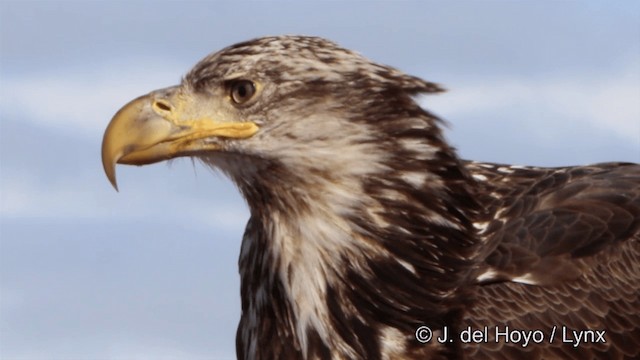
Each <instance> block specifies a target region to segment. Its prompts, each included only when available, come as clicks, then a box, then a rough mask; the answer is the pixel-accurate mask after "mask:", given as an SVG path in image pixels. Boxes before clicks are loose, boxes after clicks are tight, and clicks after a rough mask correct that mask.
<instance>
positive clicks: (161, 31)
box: [0, 0, 640, 360]
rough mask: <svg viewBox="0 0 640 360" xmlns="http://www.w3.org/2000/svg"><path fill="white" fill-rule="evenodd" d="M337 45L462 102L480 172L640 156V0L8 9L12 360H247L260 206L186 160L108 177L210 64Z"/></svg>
mask: <svg viewBox="0 0 640 360" xmlns="http://www.w3.org/2000/svg"><path fill="white" fill-rule="evenodd" d="M274 34H307V35H319V36H324V37H327V38H330V39H332V40H334V41H336V42H338V43H340V44H342V45H343V46H345V47H348V48H351V49H354V50H357V51H359V52H360V53H362V54H364V55H365V56H367V57H369V58H371V59H373V60H375V61H377V62H380V63H384V64H389V65H392V66H395V67H397V68H399V69H401V70H403V71H405V72H407V73H410V74H412V75H417V76H420V77H422V78H424V79H427V80H430V81H434V82H438V83H440V84H443V85H444V86H445V87H446V88H447V89H449V91H448V92H447V93H444V94H442V95H437V96H431V97H426V98H424V99H423V100H422V103H423V104H424V106H425V107H427V108H429V110H431V111H433V112H435V113H436V114H439V115H440V116H442V117H443V118H445V119H446V120H447V121H448V122H449V128H448V130H447V136H448V138H449V139H450V141H451V142H452V143H453V144H454V145H455V146H456V147H457V148H458V149H459V153H460V154H461V156H463V157H464V158H467V159H476V160H485V161H495V162H504V163H517V164H522V165H544V166H560V165H577V164H588V163H596V162H603V161H632V162H640V101H639V100H638V99H640V2H637V1H616V2H608V1H535V2H533V1H532V2H525V1H517V2H515V1H514V2H511V1H485V2H483V1H469V2H431V1H420V2H392V1H386V2H364V1H359V2H337V1H336V2H268V1H264V2H157V1H153V2H147V1H131V2H124V1H123V2H106V1H105V2H79V1H68V2H31V1H22V2H17V1H16V2H12V1H6V0H5V1H3V2H0V40H1V42H0V119H1V123H0V191H1V192H0V358H2V359H3V360H4V359H9V360H13V359H29V360H31V359H83V360H85V359H86V360H92V359H109V360H111V359H114V360H115V359H122V360H128V359H185V360H192V359H194V360H195V359H233V358H235V340H234V339H235V331H236V326H237V322H238V320H239V317H240V297H239V277H238V272H237V257H238V253H239V248H240V240H241V237H242V233H243V231H244V225H245V224H246V221H247V219H248V216H249V214H248V211H247V209H246V206H245V204H244V201H243V200H242V198H241V197H240V196H239V194H238V193H237V191H236V189H235V188H234V186H233V185H232V184H231V183H230V181H229V180H227V179H226V178H224V177H223V176H222V175H219V174H214V173H212V172H210V171H209V170H207V169H205V168H203V167H201V166H200V165H197V164H196V165H195V166H194V165H192V163H191V162H190V161H189V160H188V159H181V160H180V159H179V160H176V161H173V162H172V163H171V164H170V165H169V166H168V165H167V164H166V163H161V164H156V165H152V166H146V167H141V168H137V167H124V166H119V167H118V182H119V186H120V192H119V193H118V192H115V191H114V190H113V189H112V188H111V186H110V184H109V182H108V181H107V179H106V177H105V176H104V174H103V171H102V164H101V162H100V143H101V140H102V133H103V131H104V129H105V127H106V125H107V123H108V122H109V120H110V119H111V117H112V116H113V114H114V113H115V112H116V111H117V110H118V109H119V108H120V107H121V106H122V105H124V104H125V103H126V102H128V101H129V100H131V99H133V98H135V97H137V96H139V95H142V94H144V93H146V92H148V91H151V90H154V89H157V88H162V87H167V86H170V85H174V84H176V83H178V82H179V81H180V78H181V76H182V75H184V74H185V73H186V72H187V71H188V70H189V68H190V67H191V66H193V65H194V64H195V63H196V62H197V61H198V60H200V59H201V58H202V57H204V56H205V55H207V54H208V53H210V52H213V51H216V50H218V49H220V48H222V47H224V46H227V45H231V44H233V43H235V42H238V41H241V40H248V39H251V38H254V37H258V36H264V35H274Z"/></svg>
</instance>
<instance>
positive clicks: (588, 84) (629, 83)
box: [420, 57, 640, 145]
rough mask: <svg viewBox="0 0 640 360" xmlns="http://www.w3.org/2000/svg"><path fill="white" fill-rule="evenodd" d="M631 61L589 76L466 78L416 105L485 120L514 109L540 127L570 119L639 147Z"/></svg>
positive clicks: (638, 91) (635, 70)
mask: <svg viewBox="0 0 640 360" xmlns="http://www.w3.org/2000/svg"><path fill="white" fill-rule="evenodd" d="M632 60H633V61H628V62H627V63H626V64H625V65H624V66H622V67H620V68H618V69H616V70H614V71H611V72H603V73H599V74H595V75H594V76H593V77H587V76H586V75H583V76H581V77H577V76H576V75H573V76H571V77H570V76H566V77H549V78H529V77H522V78H518V77H509V78H505V77H502V78H493V77H492V78H488V79H465V80H461V81H459V82H458V83H457V84H456V83H453V84H450V85H451V86H450V90H451V91H450V92H449V93H446V94H444V95H440V96H429V97H425V98H421V99H420V101H421V103H422V104H424V105H425V107H427V108H429V109H432V110H436V112H438V113H441V114H446V116H445V118H448V119H449V118H450V119H456V118H458V119H468V120H470V121H486V119H488V118H489V119H491V118H492V117H493V116H492V114H496V113H499V112H501V111H513V110H514V109H515V111H517V112H518V113H519V114H521V116H523V117H527V118H529V119H531V120H530V121H535V122H536V127H537V128H540V129H548V130H552V129H553V127H554V124H555V123H557V122H558V121H565V120H568V121H571V122H573V123H575V125H576V126H580V125H581V124H582V125H583V126H584V125H588V126H593V127H596V128H598V129H600V130H601V131H603V132H605V133H612V134H615V135H616V136H617V137H619V138H620V139H624V141H629V142H631V143H633V144H635V145H640V121H638V119H640V104H639V103H638V99H640V62H639V61H638V59H637V58H635V57H634V58H633V59H632ZM536 117H537V118H536ZM538 125H540V126H538Z"/></svg>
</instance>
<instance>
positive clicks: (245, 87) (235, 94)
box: [230, 80, 256, 104]
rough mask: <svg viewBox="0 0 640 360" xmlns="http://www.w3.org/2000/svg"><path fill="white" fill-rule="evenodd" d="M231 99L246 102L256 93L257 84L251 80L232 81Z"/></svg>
mask: <svg viewBox="0 0 640 360" xmlns="http://www.w3.org/2000/svg"><path fill="white" fill-rule="evenodd" d="M230 90H231V99H232V100H233V102H235V103H236V104H244V103H246V102H247V101H249V100H250V99H251V98H252V97H253V95H254V94H255V93H256V86H255V84H254V83H253V82H252V81H249V80H236V81H234V82H232V83H231V87H230Z"/></svg>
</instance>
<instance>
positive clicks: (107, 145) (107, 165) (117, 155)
mask: <svg viewBox="0 0 640 360" xmlns="http://www.w3.org/2000/svg"><path fill="white" fill-rule="evenodd" d="M194 105H195V102H194V101H193V99H192V98H190V97H188V96H186V95H185V94H183V93H181V92H180V88H179V87H172V88H167V89H163V90H158V91H154V92H152V93H150V94H148V95H145V96H141V97H139V98H137V99H135V100H133V101H131V102H129V103H128V104H126V105H125V106H124V107H122V109H120V110H119V111H118V112H117V113H116V114H115V116H114V117H113V119H111V122H110V123H109V125H108V126H107V130H106V131H105V133H104V138H103V139H102V166H103V167H104V172H105V173H106V175H107V178H108V179H109V181H110V182H111V185H113V187H114V188H115V189H116V190H118V185H117V183H116V164H128V165H145V164H151V163H155V162H159V161H163V160H168V159H172V158H176V157H180V156H189V155H195V154H198V153H202V152H205V151H210V150H219V149H220V145H219V143H218V142H207V141H205V139H208V138H212V137H224V138H236V139H243V138H248V137H250V136H252V135H253V134H255V133H256V132H257V131H258V126H257V125H256V124H254V123H252V122H219V121H215V120H214V119H212V118H211V117H208V116H206V115H205V116H202V113H203V111H202V109H198V108H197V106H194Z"/></svg>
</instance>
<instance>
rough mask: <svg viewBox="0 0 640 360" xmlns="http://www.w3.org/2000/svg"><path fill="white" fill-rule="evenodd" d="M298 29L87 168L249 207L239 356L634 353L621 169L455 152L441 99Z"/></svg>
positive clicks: (126, 130) (220, 62) (145, 101)
mask: <svg viewBox="0 0 640 360" xmlns="http://www.w3.org/2000/svg"><path fill="white" fill-rule="evenodd" d="M442 91H443V88H442V87H441V86H439V85H437V84H435V83H431V82H427V81H424V80H422V79H420V78H418V77H414V76H411V75H408V74H405V73H404V72H401V71H400V70H397V69H396V68H393V67H390V66H386V65H381V64H378V63H376V62H373V61H371V60H368V59H367V58H365V57H364V56H362V55H360V54H359V53H357V52H354V51H351V50H348V49H345V48H342V47H340V46H339V45H337V44H336V43H334V42H332V41H329V40H325V39H323V38H319V37H311V36H293V35H286V36H273V37H263V38H258V39H254V40H250V41H246V42H242V43H238V44H236V45H232V46H230V47H227V48H224V49H222V50H221V51H218V52H216V53H213V54H211V55H209V56H207V57H205V58H204V59H203V60H201V61H200V62H199V63H197V64H196V65H195V67H194V68H193V69H192V70H190V71H189V72H188V73H187V74H186V76H184V77H183V79H182V81H181V83H180V85H177V86H173V87H168V88H165V89H161V90H156V91H152V92H150V93H148V94H147V95H144V96H141V97H138V98H137V99H134V100H133V101H131V102H129V103H128V104H126V105H125V106H124V107H122V108H121V109H120V110H119V111H118V112H117V113H116V114H115V116H114V117H113V119H112V120H111V122H110V123H109V125H108V126H107V128H106V131H105V134H104V138H103V143H102V162H103V166H104V170H105V172H106V175H107V177H108V179H109V180H110V181H111V183H112V185H113V186H114V187H116V190H117V186H116V175H115V169H116V164H129V165H145V164H150V163H156V162H160V161H164V160H169V159H173V158H177V157H191V158H193V159H197V160H198V161H201V162H202V163H203V164H205V165H206V166H210V167H212V168H214V169H217V170H219V171H221V172H222V173H224V174H226V175H227V176H228V177H229V178H230V179H231V180H232V181H233V182H234V183H235V185H236V186H237V188H238V190H239V191H240V193H241V194H242V195H243V197H244V199H245V200H246V202H247V204H248V207H249V209H250V214H251V216H250V219H249V221H248V224H247V227H246V231H245V233H244V237H243V240H242V245H241V249H240V255H239V261H238V263H239V272H240V278H241V288H240V292H241V299H242V301H241V302H242V305H241V306H242V315H241V319H240V322H239V326H238V329H237V336H236V351H237V357H238V358H239V359H256V360H260V359H380V360H382V359H598V358H606V359H638V358H640V165H637V164H632V163H620V162H618V163H614V162H611V163H601V164H595V165H589V166H567V167H557V168H542V167H529V166H510V165H505V164H494V163H485V162H477V161H468V160H463V159H461V158H460V157H459V156H458V155H457V154H456V151H455V149H454V148H453V147H452V146H451V145H450V144H449V143H447V141H446V140H445V138H444V136H443V131H442V128H443V121H442V120H440V119H439V118H438V117H437V116H435V115H434V114H433V113H431V112H429V111H428V110H426V109H424V108H423V107H422V106H421V103H419V102H418V101H417V98H418V97H419V96H422V95H425V94H433V93H438V92H442Z"/></svg>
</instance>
